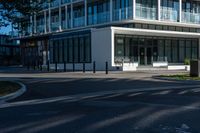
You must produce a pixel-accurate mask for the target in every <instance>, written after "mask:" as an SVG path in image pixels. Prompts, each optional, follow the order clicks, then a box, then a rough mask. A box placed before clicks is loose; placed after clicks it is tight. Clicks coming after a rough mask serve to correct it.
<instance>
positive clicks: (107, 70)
mask: <svg viewBox="0 0 200 133" xmlns="http://www.w3.org/2000/svg"><path fill="white" fill-rule="evenodd" d="M106 74H108V62H107V61H106Z"/></svg>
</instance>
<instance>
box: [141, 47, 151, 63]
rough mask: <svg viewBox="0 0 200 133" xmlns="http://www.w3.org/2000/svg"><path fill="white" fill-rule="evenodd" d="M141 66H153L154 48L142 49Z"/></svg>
mask: <svg viewBox="0 0 200 133" xmlns="http://www.w3.org/2000/svg"><path fill="white" fill-rule="evenodd" d="M139 51H140V65H151V64H152V48H151V47H140V48H139Z"/></svg>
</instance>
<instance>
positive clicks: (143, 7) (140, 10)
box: [136, 0, 157, 20]
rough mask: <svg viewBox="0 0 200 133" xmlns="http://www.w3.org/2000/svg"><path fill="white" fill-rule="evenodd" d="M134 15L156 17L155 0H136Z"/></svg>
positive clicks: (146, 17)
mask: <svg viewBox="0 0 200 133" xmlns="http://www.w3.org/2000/svg"><path fill="white" fill-rule="evenodd" d="M136 17H138V18H143V19H151V20H155V19H157V0H148V1H147V0H136Z"/></svg>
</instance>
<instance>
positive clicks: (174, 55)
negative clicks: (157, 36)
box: [172, 40, 178, 63]
mask: <svg viewBox="0 0 200 133" xmlns="http://www.w3.org/2000/svg"><path fill="white" fill-rule="evenodd" d="M172 61H173V62H174V63H177V62H178V41H177V40H172Z"/></svg>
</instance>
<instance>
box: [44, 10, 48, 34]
mask: <svg viewBox="0 0 200 133" xmlns="http://www.w3.org/2000/svg"><path fill="white" fill-rule="evenodd" d="M44 33H47V12H46V11H44Z"/></svg>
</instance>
